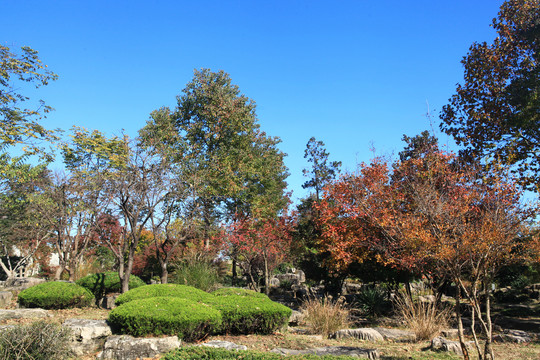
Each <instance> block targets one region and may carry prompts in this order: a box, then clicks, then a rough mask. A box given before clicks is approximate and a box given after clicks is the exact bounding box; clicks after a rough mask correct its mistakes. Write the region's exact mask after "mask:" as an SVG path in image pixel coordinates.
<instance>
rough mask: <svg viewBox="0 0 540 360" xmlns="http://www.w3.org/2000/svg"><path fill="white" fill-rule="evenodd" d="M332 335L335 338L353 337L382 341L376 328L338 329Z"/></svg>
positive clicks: (382, 338)
mask: <svg viewBox="0 0 540 360" xmlns="http://www.w3.org/2000/svg"><path fill="white" fill-rule="evenodd" d="M332 337H333V338H335V339H348V338H354V339H358V340H364V341H384V337H383V336H382V335H381V334H380V333H379V332H378V331H377V330H375V329H372V328H360V329H343V330H338V331H336V332H335V333H334V334H333V335H332Z"/></svg>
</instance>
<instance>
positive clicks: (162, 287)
mask: <svg viewBox="0 0 540 360" xmlns="http://www.w3.org/2000/svg"><path fill="white" fill-rule="evenodd" d="M152 297H178V298H182V299H188V300H191V301H193V302H201V301H202V302H207V301H208V299H211V298H212V297H213V296H212V295H210V294H208V293H207V292H204V291H202V290H199V289H196V288H194V287H191V286H187V285H177V284H154V285H145V286H141V287H138V288H136V289H131V290H129V291H128V292H125V293H123V294H122V295H120V296H118V298H116V305H122V304H125V303H127V302H130V301H133V300H140V299H148V298H152Z"/></svg>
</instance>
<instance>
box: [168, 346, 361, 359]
mask: <svg viewBox="0 0 540 360" xmlns="http://www.w3.org/2000/svg"><path fill="white" fill-rule="evenodd" d="M286 358H287V360H353V359H358V358H357V357H351V356H329V355H324V356H317V355H289V356H287V357H286ZM200 359H202V360H234V359H242V360H283V356H281V355H279V354H274V353H268V352H266V353H265V352H258V351H250V350H246V351H244V350H239V351H238V350H225V349H216V348H211V347H205V346H189V347H182V348H178V349H175V350H173V351H171V352H169V353H168V354H166V355H165V357H164V358H163V360H200Z"/></svg>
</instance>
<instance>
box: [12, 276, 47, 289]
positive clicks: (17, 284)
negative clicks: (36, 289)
mask: <svg viewBox="0 0 540 360" xmlns="http://www.w3.org/2000/svg"><path fill="white" fill-rule="evenodd" d="M45 281H46V280H45V279H40V278H34V277H22V278H13V279H9V280H7V281H6V283H5V287H6V289H10V290H18V291H21V290H25V289H28V288H29V287H32V286H34V285H37V284H41V283H44V282H45Z"/></svg>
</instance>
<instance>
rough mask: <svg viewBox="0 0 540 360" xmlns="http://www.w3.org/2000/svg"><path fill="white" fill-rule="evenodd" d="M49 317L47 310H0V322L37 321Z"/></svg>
mask: <svg viewBox="0 0 540 360" xmlns="http://www.w3.org/2000/svg"><path fill="white" fill-rule="evenodd" d="M48 316H51V315H49V312H48V311H47V310H43V309H15V310H1V309H0V320H8V319H38V318H44V317H48Z"/></svg>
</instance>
